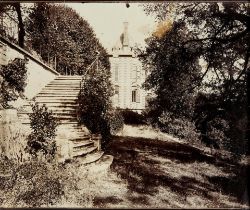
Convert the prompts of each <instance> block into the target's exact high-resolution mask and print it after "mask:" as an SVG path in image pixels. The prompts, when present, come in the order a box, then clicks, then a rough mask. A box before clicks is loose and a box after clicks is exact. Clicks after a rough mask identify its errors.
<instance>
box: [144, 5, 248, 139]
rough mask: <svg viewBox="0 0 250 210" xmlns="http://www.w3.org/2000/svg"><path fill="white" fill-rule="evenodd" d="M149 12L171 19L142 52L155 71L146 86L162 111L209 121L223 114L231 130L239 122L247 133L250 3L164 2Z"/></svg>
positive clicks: (147, 8)
mask: <svg viewBox="0 0 250 210" xmlns="http://www.w3.org/2000/svg"><path fill="white" fill-rule="evenodd" d="M144 10H145V11H146V13H147V14H149V15H155V17H156V18H157V19H158V20H159V21H160V22H161V23H165V24H161V26H162V25H163V26H164V27H163V29H164V30H162V27H161V28H160V27H159V28H158V31H157V33H154V36H152V37H150V38H149V39H148V41H147V44H148V45H147V47H146V50H144V51H142V52H141V54H142V56H141V60H142V62H143V64H144V66H147V67H148V68H149V71H150V72H151V73H150V75H149V77H148V78H147V81H146V83H145V87H146V88H147V89H153V90H154V92H155V93H156V98H155V99H154V100H153V104H154V106H155V107H156V108H157V112H158V113H157V114H158V115H159V114H161V113H162V112H163V111H165V110H166V111H170V112H172V113H173V114H174V115H175V116H179V115H182V116H187V117H191V119H195V120H196V121H197V122H198V121H199V122H202V121H205V122H206V123H208V122H211V120H213V119H215V118H216V117H217V118H218V117H222V118H223V119H227V120H228V122H229V124H230V128H231V130H229V131H228V132H229V133H231V134H232V133H235V132H232V131H233V130H234V131H235V129H236V130H237V129H238V131H239V124H241V125H242V126H241V127H242V128H241V129H242V130H241V133H244V128H245V126H246V72H247V71H249V56H250V42H249V38H250V9H249V4H247V3H185V4H184V3H179V4H173V3H166V4H163V3H162V4H147V5H144ZM170 19H171V21H170ZM199 91H200V92H201V93H200V94H198V95H197V93H198V92H199ZM202 95H203V96H202ZM205 98H207V99H205ZM197 103H198V104H199V106H198V104H197ZM201 104H203V105H202V106H201ZM208 104H210V105H209V106H208ZM212 104H213V105H212ZM201 107H203V108H201ZM205 108H206V109H208V110H206V111H205V113H204V109H205ZM194 110H195V113H196V114H195V113H194V114H192V113H193V111H194ZM204 115H205V117H204ZM212 115H213V116H212ZM200 118H202V119H200ZM205 127H206V128H207V127H208V126H205ZM225 127H227V126H225ZM236 127H238V128H236ZM201 132H203V133H206V132H207V130H202V131H201ZM241 137H242V134H241ZM243 138H244V137H243ZM236 139H237V138H236Z"/></svg>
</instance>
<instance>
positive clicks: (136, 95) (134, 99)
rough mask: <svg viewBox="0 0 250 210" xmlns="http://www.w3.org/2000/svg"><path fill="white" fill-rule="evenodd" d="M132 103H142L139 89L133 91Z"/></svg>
mask: <svg viewBox="0 0 250 210" xmlns="http://www.w3.org/2000/svg"><path fill="white" fill-rule="evenodd" d="M132 102H136V103H140V92H139V90H138V89H135V90H132Z"/></svg>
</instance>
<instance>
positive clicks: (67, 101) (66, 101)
mask: <svg viewBox="0 0 250 210" xmlns="http://www.w3.org/2000/svg"><path fill="white" fill-rule="evenodd" d="M36 102H38V103H40V104H41V103H42V104H43V103H45V105H46V103H61V104H62V105H63V104H65V105H67V104H75V105H77V101H76V99H66V98H65V99H54V98H47V99H44V98H37V99H36Z"/></svg>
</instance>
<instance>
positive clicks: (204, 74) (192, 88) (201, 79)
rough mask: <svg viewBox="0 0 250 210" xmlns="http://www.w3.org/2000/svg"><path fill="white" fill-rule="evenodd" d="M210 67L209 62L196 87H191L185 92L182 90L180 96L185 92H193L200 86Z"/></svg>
mask: <svg viewBox="0 0 250 210" xmlns="http://www.w3.org/2000/svg"><path fill="white" fill-rule="evenodd" d="M210 66H211V63H210V61H209V63H208V65H207V69H206V71H205V72H204V73H203V75H202V76H201V78H200V81H199V82H198V83H197V84H196V85H194V86H193V87H190V88H187V89H186V90H184V91H183V92H182V93H181V94H183V93H185V92H186V91H192V90H194V89H195V88H196V87H198V85H200V84H201V83H202V81H203V79H204V77H205V76H206V74H207V73H208V71H209V68H210Z"/></svg>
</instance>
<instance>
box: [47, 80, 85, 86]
mask: <svg viewBox="0 0 250 210" xmlns="http://www.w3.org/2000/svg"><path fill="white" fill-rule="evenodd" d="M50 85H61V86H63V85H64V86H65V85H68V86H70V87H73V86H79V87H80V82H70V81H67V80H65V81H55V80H54V81H53V82H50V83H49V84H47V85H46V86H45V87H47V86H50Z"/></svg>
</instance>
